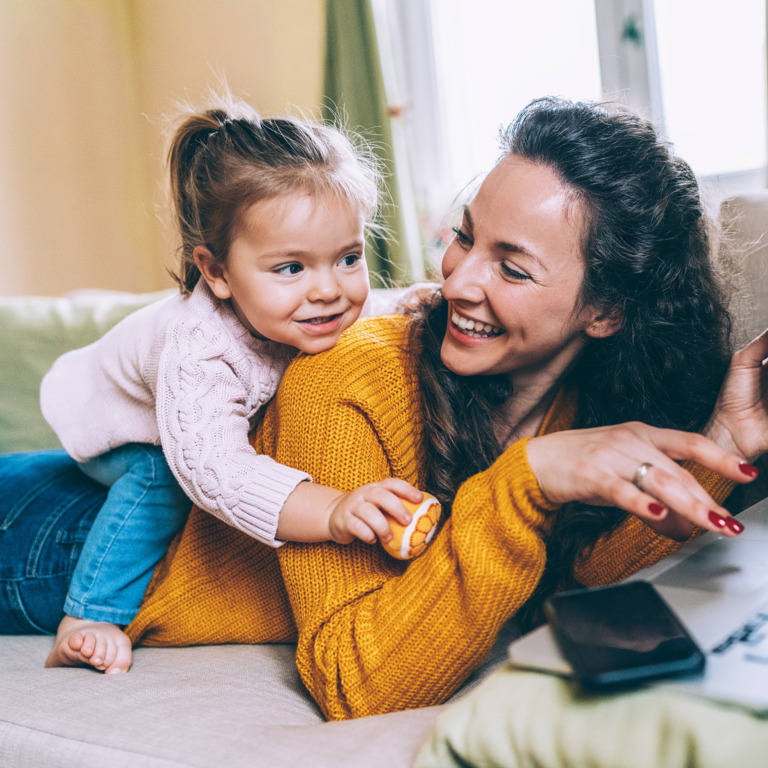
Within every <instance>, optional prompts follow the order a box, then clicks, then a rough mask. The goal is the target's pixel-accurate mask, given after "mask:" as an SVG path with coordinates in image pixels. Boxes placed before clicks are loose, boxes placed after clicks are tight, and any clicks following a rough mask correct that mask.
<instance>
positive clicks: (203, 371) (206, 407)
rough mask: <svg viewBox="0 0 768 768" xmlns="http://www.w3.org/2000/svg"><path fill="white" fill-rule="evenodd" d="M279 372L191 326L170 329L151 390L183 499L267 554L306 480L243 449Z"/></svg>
mask: <svg viewBox="0 0 768 768" xmlns="http://www.w3.org/2000/svg"><path fill="white" fill-rule="evenodd" d="M281 372H282V371H281V370H280V367H279V362H278V361H271V360H270V359H269V358H268V357H267V356H266V355H265V356H262V357H261V358H259V357H257V356H256V355H250V356H249V355H247V354H246V353H245V351H244V350H242V349H241V348H239V347H238V346H237V345H236V344H235V342H234V341H233V339H232V338H231V336H230V335H228V334H226V333H224V332H222V330H221V328H220V327H219V326H218V325H217V324H215V323H211V322H209V323H206V322H204V321H202V320H200V319H198V318H193V319H192V320H186V321H185V322H179V323H174V324H170V325H169V327H168V329H167V331H166V343H165V345H164V347H163V349H162V352H161V354H160V359H159V364H158V366H157V384H156V406H155V412H156V416H157V427H158V432H159V434H160V441H161V444H162V447H163V453H164V454H165V457H166V460H167V461H168V464H169V466H170V468H171V470H172V471H173V474H174V476H175V477H176V479H177V480H178V482H179V485H181V487H182V489H183V490H184V492H185V493H186V494H187V496H188V497H189V498H190V499H191V500H192V502H194V504H196V505H197V506H199V507H200V508H201V509H204V510H205V511H206V512H210V513H211V514H212V515H215V516H216V517H218V518H219V519H220V520H222V521H224V522H225V523H227V524H229V525H231V526H233V527H235V528H237V529H239V530H241V531H243V532H245V533H247V534H248V535H249V536H252V537H253V538H255V539H257V540H258V541H261V542H263V543H265V544H268V545H269V546H273V547H276V546H280V545H281V544H282V542H280V541H278V540H277V539H276V538H275V537H276V533H277V523H278V518H279V515H280V510H281V509H282V507H283V505H284V504H285V501H286V499H287V498H288V496H289V495H290V494H291V493H292V492H293V490H294V488H295V487H296V486H297V485H298V484H299V483H300V482H303V481H305V480H309V479H311V478H310V477H309V476H308V475H307V474H306V473H304V472H299V471H297V470H295V469H293V468H292V467H287V466H281V465H280V464H278V463H277V462H275V461H274V460H273V459H272V458H271V457H269V456H263V455H259V454H257V453H256V451H254V450H253V448H252V446H251V444H250V442H249V437H248V433H249V430H250V428H251V422H250V416H251V410H252V409H253V403H254V401H255V402H259V401H260V400H267V399H269V397H271V396H272V394H273V393H274V391H275V389H276V385H277V381H278V379H279V374H280V373H281ZM257 374H260V375H257ZM257 385H258V386H257Z"/></svg>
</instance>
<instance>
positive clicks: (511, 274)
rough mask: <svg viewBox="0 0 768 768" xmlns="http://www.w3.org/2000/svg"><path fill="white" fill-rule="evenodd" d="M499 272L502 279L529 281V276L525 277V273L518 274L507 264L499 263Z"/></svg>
mask: <svg viewBox="0 0 768 768" xmlns="http://www.w3.org/2000/svg"><path fill="white" fill-rule="evenodd" d="M501 271H502V274H503V275H504V277H506V278H508V279H510V280H530V279H531V276H530V275H526V274H525V272H519V271H518V270H516V269H515V268H514V267H510V266H509V264H505V263H504V262H503V261H502V262H501Z"/></svg>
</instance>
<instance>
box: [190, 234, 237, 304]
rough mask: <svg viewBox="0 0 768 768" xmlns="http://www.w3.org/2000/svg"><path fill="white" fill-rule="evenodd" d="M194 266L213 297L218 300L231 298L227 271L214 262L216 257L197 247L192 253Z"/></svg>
mask: <svg viewBox="0 0 768 768" xmlns="http://www.w3.org/2000/svg"><path fill="white" fill-rule="evenodd" d="M192 258H193V259H194V260H195V266H196V267H197V268H198V269H199V270H200V274H201V275H202V276H203V280H205V282H206V283H208V287H209V288H210V289H211V291H213V295H214V296H216V297H217V298H219V299H228V298H230V297H231V296H232V291H231V290H230V288H229V281H228V279H227V270H226V268H225V267H224V265H223V264H220V263H219V262H218V261H216V257H215V256H214V255H213V254H212V253H211V252H210V251H209V250H208V249H207V248H206V247H205V246H203V245H198V246H196V247H195V250H194V251H192Z"/></svg>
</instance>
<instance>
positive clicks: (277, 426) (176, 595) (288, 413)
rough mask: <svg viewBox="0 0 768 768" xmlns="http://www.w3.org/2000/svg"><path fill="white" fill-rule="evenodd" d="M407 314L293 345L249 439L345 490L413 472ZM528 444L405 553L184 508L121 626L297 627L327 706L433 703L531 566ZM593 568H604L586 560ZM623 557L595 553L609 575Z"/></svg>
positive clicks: (190, 635)
mask: <svg viewBox="0 0 768 768" xmlns="http://www.w3.org/2000/svg"><path fill="white" fill-rule="evenodd" d="M406 323H407V321H406V320H405V319H403V318H402V317H388V318H375V319H372V320H366V321H362V322H358V323H357V324H356V325H355V326H353V328H352V329H350V330H349V331H348V332H347V333H346V334H345V335H344V336H343V337H342V340H341V341H340V342H339V344H338V345H337V346H336V347H335V348H334V349H333V350H331V351H329V352H327V353H323V354H322V355H318V356H316V357H314V358H307V357H300V358H298V359H297V360H296V361H295V362H294V363H293V364H292V365H291V367H290V368H289V370H288V372H287V373H286V375H285V377H284V379H283V383H282V385H281V387H280V389H279V391H278V395H277V397H276V400H275V401H274V402H273V403H271V404H270V405H269V406H268V408H267V409H266V413H265V418H264V421H263V422H262V424H261V425H260V426H259V428H258V429H257V430H256V432H255V435H254V446H255V447H256V450H257V451H259V452H264V453H266V454H267V455H270V456H273V457H274V458H275V459H276V460H277V461H279V462H282V463H285V464H287V465H289V466H295V467H297V468H299V469H301V470H304V471H306V472H307V473H309V474H311V475H312V476H313V477H314V478H315V479H316V480H317V481H318V482H321V483H325V484H328V485H331V486H336V487H338V488H340V489H342V490H351V489H353V488H355V487H358V486H360V485H362V484H365V483H368V482H373V481H376V480H380V479H383V478H385V477H389V476H396V477H402V478H404V479H405V480H408V481H409V482H412V483H413V484H415V485H417V486H421V485H422V483H423V466H422V464H423V462H422V456H423V452H424V443H423V435H422V431H423V422H422V414H421V411H420V408H419V394H418V386H417V382H416V378H415V373H414V370H413V367H412V364H411V361H410V357H409V355H408V353H407V350H406V344H407V332H406ZM573 403H574V398H573V396H572V395H568V394H567V393H561V394H560V395H558V397H557V398H556V399H555V402H554V404H553V406H552V408H551V409H550V413H549V414H548V415H547V417H546V419H545V423H544V428H545V429H547V430H548V431H555V430H557V429H563V428H566V427H567V426H568V425H569V424H570V422H571V419H572V414H573ZM526 443H527V440H521V441H519V442H517V443H515V444H514V445H512V446H511V447H510V448H509V449H507V450H506V451H505V452H504V453H503V454H502V455H501V456H500V457H499V458H498V459H497V461H495V462H494V463H493V464H492V465H491V467H489V468H488V469H487V470H486V471H484V472H482V473H480V474H478V475H475V476H473V477H472V478H470V479H469V480H467V481H466V482H465V483H464V484H463V485H462V486H461V488H460V489H459V491H458V494H457V496H456V499H455V501H454V504H453V509H452V514H451V516H450V517H449V518H448V519H447V520H445V521H444V523H443V525H442V527H441V529H440V531H439V533H438V535H437V536H436V537H435V538H434V539H433V541H432V543H431V544H430V546H429V547H428V549H427V551H426V552H425V553H424V554H423V555H421V556H420V557H419V558H417V559H416V560H413V561H411V562H409V563H406V562H401V561H398V560H394V559H393V558H390V557H389V556H388V555H387V554H386V553H385V552H384V551H383V550H382V548H381V547H379V546H377V545H374V546H371V545H366V544H363V543H361V542H357V541H356V542H354V543H352V544H350V545H348V546H339V545H336V544H333V543H322V544H294V543H289V544H286V545H285V546H284V547H282V548H280V549H279V550H269V549H266V548H265V547H262V546H259V545H258V544H255V545H254V543H253V542H249V541H248V540H247V539H245V537H244V536H242V534H239V533H238V532H237V531H234V530H232V529H230V528H227V527H226V526H223V525H220V524H218V523H217V521H216V520H213V519H211V518H208V517H205V516H202V515H201V514H200V513H199V512H197V511H196V510H195V511H193V514H192V516H191V518H190V522H189V523H188V525H187V527H186V529H185V530H184V532H183V534H182V535H181V538H180V539H178V540H177V542H176V545H175V546H174V548H173V550H172V551H171V552H170V553H169V555H168V557H167V558H166V560H165V561H164V563H163V564H162V566H161V568H159V569H158V571H157V573H156V574H155V577H154V579H153V581H152V583H151V585H150V588H149V590H148V592H147V596H146V598H145V601H144V604H143V606H142V609H141V611H140V613H139V615H138V616H137V618H136V620H135V621H134V622H133V624H131V625H130V626H129V627H128V630H127V631H128V634H129V635H130V636H131V638H132V639H133V640H134V641H140V642H143V643H145V644H151V645H186V644H194V643H211V642H253V643H256V642H268V641H275V640H296V642H297V657H296V660H297V665H298V668H299V671H300V673H301V676H302V679H303V681H304V683H305V684H306V686H307V688H308V689H309V691H310V693H311V694H312V696H313V697H314V698H315V700H316V701H317V702H318V704H319V705H320V707H321V708H322V709H323V711H324V713H325V714H326V716H327V717H328V718H330V719H343V718H349V717H358V716H363V715H372V714H377V713H381V712H388V711H393V710H399V709H408V708H413V707H422V706H429V705H433V704H438V703H440V702H443V701H445V700H446V699H447V698H448V697H449V696H450V695H451V694H452V693H453V692H454V691H455V690H456V689H457V688H458V687H459V686H460V685H461V683H462V682H463V681H464V680H465V679H466V677H467V676H468V675H469V674H470V673H471V672H472V671H473V670H474V669H476V668H477V667H478V666H479V665H480V664H481V662H482V661H483V660H484V658H485V656H486V654H487V653H488V651H489V650H490V648H491V645H492V643H493V641H494V638H495V636H496V634H497V633H498V631H499V629H500V628H501V626H502V625H503V624H504V622H505V621H506V620H507V619H509V618H510V617H511V616H512V615H513V614H514V613H515V612H516V611H517V610H518V609H519V608H520V606H521V605H522V604H523V603H524V602H525V600H526V599H527V598H528V597H529V596H530V595H531V593H532V591H533V589H534V587H535V586H536V584H537V583H538V581H539V579H540V577H541V574H542V572H543V569H544V563H545V547H544V543H543V538H544V535H545V530H546V528H547V523H548V518H549V517H550V513H551V512H553V511H554V508H553V506H552V505H550V504H549V503H548V502H547V501H546V500H545V499H544V498H543V496H542V494H541V491H540V489H539V487H538V484H537V482H536V479H535V477H534V475H533V473H532V472H531V469H530V467H529V465H528V461H527V457H526ZM426 490H428V489H426ZM643 527H644V526H643ZM615 536H616V534H614V537H615ZM637 537H638V532H637V531H636V530H635V528H633V527H632V526H628V527H626V531H625V535H624V536H623V538H621V539H619V538H615V539H613V538H612V544H613V545H615V547H614V548H615V550H616V551H619V549H620V547H619V544H620V545H621V547H623V548H624V551H625V552H626V551H631V550H632V549H633V547H634V546H635V544H636V540H637ZM654 538H656V539H659V538H660V537H654ZM664 541H666V540H664ZM665 546H666V545H665ZM676 546H679V545H676V544H673V545H672V547H676ZM611 551H613V550H611ZM664 552H666V550H664ZM595 557H596V556H595ZM590 567H591V568H593V570H594V573H595V574H597V575H600V574H602V573H603V568H602V565H601V563H599V562H597V561H595V562H592V559H590ZM623 570H624V572H622V565H621V563H619V564H618V566H617V563H616V562H615V558H614V559H611V558H608V559H607V560H606V563H605V573H606V574H607V575H608V577H609V578H612V577H618V576H620V575H627V574H626V571H627V569H626V568H624V569H623Z"/></svg>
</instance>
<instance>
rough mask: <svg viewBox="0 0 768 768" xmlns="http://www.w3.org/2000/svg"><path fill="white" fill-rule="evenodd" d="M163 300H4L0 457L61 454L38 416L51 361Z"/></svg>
mask: <svg viewBox="0 0 768 768" xmlns="http://www.w3.org/2000/svg"><path fill="white" fill-rule="evenodd" d="M165 295H167V291H161V292H158V293H147V294H133V293H121V292H118V291H78V292H75V293H72V294H69V295H67V296H64V297H61V298H51V297H47V296H25V297H19V298H15V297H11V298H0V453H10V452H12V451H26V450H35V449H38V448H60V447H61V445H60V443H59V441H58V439H57V438H56V435H54V433H53V431H52V430H51V428H50V427H49V426H48V424H47V422H46V421H45V419H44V418H43V416H42V414H41V413H40V400H39V398H40V382H41V381H42V378H43V376H44V375H45V373H46V372H47V371H48V369H49V368H50V367H51V365H52V364H53V361H54V360H55V359H56V358H57V357H59V355H62V354H63V353H64V352H67V351H69V350H70V349H76V348H77V347H82V346H85V345H86V344H90V343H91V342H92V341H95V340H96V339H97V338H99V336H101V335H102V334H104V333H105V332H106V331H108V330H109V329H110V328H111V327H112V326H113V325H115V324H116V323H117V322H118V321H120V320H122V319H123V318H124V317H125V316H126V315H128V314H130V313H131V312H133V311H134V310H136V309H139V308H140V307H142V306H144V305H145V304H148V303H149V302H151V301H156V300H157V299H159V298H161V297H162V296H165Z"/></svg>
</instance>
